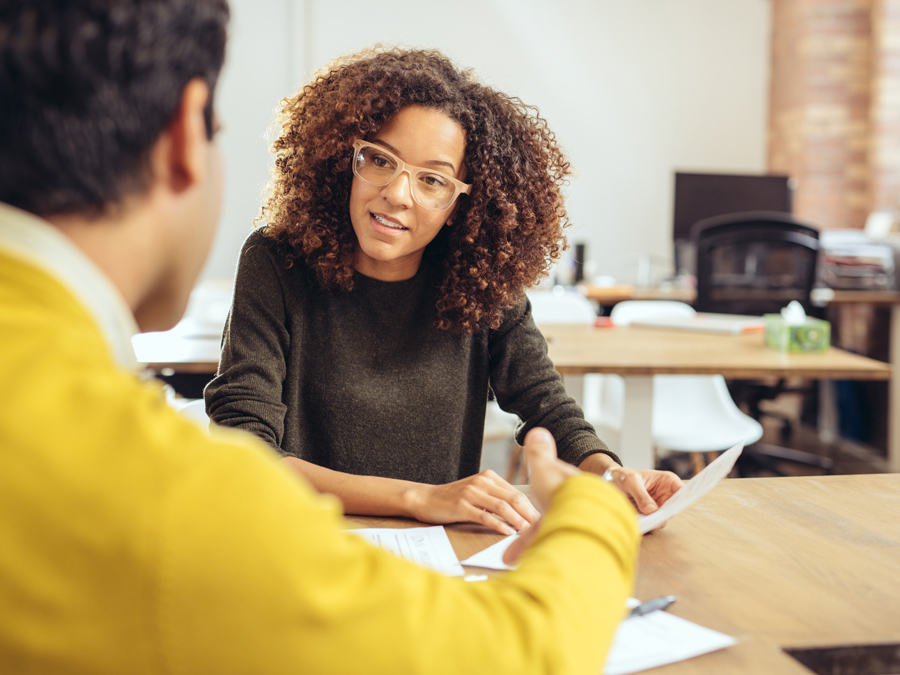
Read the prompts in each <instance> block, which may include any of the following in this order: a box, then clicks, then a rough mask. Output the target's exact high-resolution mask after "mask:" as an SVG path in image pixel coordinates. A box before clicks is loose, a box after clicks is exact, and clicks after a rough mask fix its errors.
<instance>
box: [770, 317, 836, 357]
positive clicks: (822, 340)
mask: <svg viewBox="0 0 900 675" xmlns="http://www.w3.org/2000/svg"><path fill="white" fill-rule="evenodd" d="M764 318H765V320H766V345H767V346H769V347H772V348H773V349H778V350H780V351H783V352H824V351H825V350H826V349H828V345H830V344H831V324H830V323H828V322H827V321H822V319H812V318H810V317H806V323H804V324H801V325H799V326H789V325H788V324H786V323H785V322H784V319H783V318H782V316H781V314H766V315H764Z"/></svg>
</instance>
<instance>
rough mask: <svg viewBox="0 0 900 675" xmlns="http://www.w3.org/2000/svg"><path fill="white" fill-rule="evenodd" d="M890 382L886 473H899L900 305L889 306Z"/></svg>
mask: <svg viewBox="0 0 900 675" xmlns="http://www.w3.org/2000/svg"><path fill="white" fill-rule="evenodd" d="M890 335H891V345H890V359H891V369H892V371H893V372H891V382H890V386H889V389H888V420H887V423H888V438H887V461H888V471H893V472H900V304H897V303H894V304H892V305H891V333H890Z"/></svg>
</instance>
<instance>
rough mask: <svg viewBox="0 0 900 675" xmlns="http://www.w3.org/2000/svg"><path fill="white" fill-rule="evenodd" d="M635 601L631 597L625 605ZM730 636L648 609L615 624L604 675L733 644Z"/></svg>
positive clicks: (630, 671) (673, 661) (668, 661)
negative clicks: (639, 614) (614, 632)
mask: <svg viewBox="0 0 900 675" xmlns="http://www.w3.org/2000/svg"><path fill="white" fill-rule="evenodd" d="M635 603H637V601H636V600H631V601H630V603H629V606H633V605H634V604H635ZM735 642H736V640H735V639H734V638H733V637H731V636H730V635H725V634H724V633H719V632H717V631H714V630H710V629H709V628H704V627H703V626H699V625H697V624H695V623H692V622H690V621H687V620H685V619H682V618H680V617H677V616H675V615H674V614H669V613H668V612H662V611H660V612H651V613H650V614H647V615H645V616H638V617H632V618H628V619H625V620H624V621H622V622H621V623H620V624H619V627H618V629H617V630H616V634H615V637H613V642H612V647H610V650H609V654H608V655H607V657H606V665H605V666H604V667H603V673H604V675H626V673H636V672H638V671H641V670H646V669H648V668H655V667H657V666H662V665H664V664H666V663H675V662H676V661H684V660H685V659H689V658H692V657H694V656H699V655H700V654H706V653H707V652H713V651H716V650H717V649H723V648H725V647H730V646H731V645H733V644H735Z"/></svg>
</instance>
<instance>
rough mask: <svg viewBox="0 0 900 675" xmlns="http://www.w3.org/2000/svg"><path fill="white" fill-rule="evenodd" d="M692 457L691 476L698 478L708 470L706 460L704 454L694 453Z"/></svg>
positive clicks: (691, 454)
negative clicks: (698, 475) (697, 476)
mask: <svg viewBox="0 0 900 675" xmlns="http://www.w3.org/2000/svg"><path fill="white" fill-rule="evenodd" d="M690 456H691V474H692V475H694V476H696V475H697V474H698V473H700V472H701V471H703V469H705V468H706V459H705V458H704V457H703V453H702V452H692V453H690Z"/></svg>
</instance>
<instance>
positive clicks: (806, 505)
mask: <svg viewBox="0 0 900 675" xmlns="http://www.w3.org/2000/svg"><path fill="white" fill-rule="evenodd" d="M350 520H351V521H352V523H353V525H354V526H365V527H398V526H399V527H414V526H419V525H421V524H420V523H415V522H414V521H405V520H402V519H396V518H360V517H353V518H350ZM447 530H448V534H449V536H450V541H451V543H452V544H453V546H454V549H455V550H456V552H457V555H458V556H459V558H460V559H461V560H462V559H464V558H466V557H468V556H469V555H471V554H473V553H476V552H477V551H479V550H481V549H482V548H486V547H487V546H489V545H490V544H492V543H494V542H495V541H498V540H499V539H500V535H497V534H495V533H493V532H491V531H489V530H487V528H483V527H480V526H475V525H452V526H448V527H447ZM470 571H472V572H476V573H482V572H481V571H480V570H476V569H475V568H471V570H470ZM668 594H675V595H678V596H679V598H680V600H679V601H678V602H677V603H676V604H675V605H673V606H672V608H671V609H670V610H669V611H671V612H672V613H673V614H676V615H678V616H681V617H683V618H685V619H688V620H690V621H694V622H696V623H698V624H700V625H703V626H706V627H708V628H712V629H714V630H718V631H721V632H723V633H727V634H729V635H732V636H734V637H736V638H738V640H739V642H738V644H737V645H735V646H734V647H729V648H728V649H725V650H722V651H719V652H714V653H712V654H706V655H704V656H700V657H697V658H695V659H691V660H689V661H684V662H681V663H676V664H672V665H669V666H664V667H662V668H660V669H659V670H654V671H651V672H653V673H660V674H661V675H662V674H665V675H682V674H684V675H687V674H696V675H705V674H706V673H715V674H717V675H718V674H720V673H766V675H781V674H785V675H788V674H793V675H802V674H805V675H809V671H808V670H806V669H805V668H803V667H801V666H800V665H799V664H797V663H796V662H795V661H794V660H793V659H792V658H791V657H790V656H788V655H786V654H785V653H783V652H782V651H781V648H782V647H828V646H843V645H856V644H876V643H897V642H900V475H897V474H876V475H853V476H815V477H812V476H810V477H798V478H743V479H727V480H725V481H723V482H722V483H721V484H720V485H719V486H717V487H716V488H715V489H714V490H713V491H712V492H710V493H709V494H708V495H706V496H705V497H704V498H703V499H701V500H700V501H699V502H697V503H696V504H694V505H693V506H691V507H690V508H689V509H688V510H687V511H685V512H684V513H682V514H680V515H679V516H677V517H676V518H674V519H673V520H672V521H671V522H670V523H669V524H668V525H667V527H666V528H665V529H663V530H661V531H659V532H656V533H654V534H651V535H648V536H646V537H644V540H643V542H642V544H641V550H640V559H639V565H638V574H637V582H636V589H635V595H636V596H637V597H638V598H640V599H641V600H647V599H650V598H653V597H657V596H660V595H668Z"/></svg>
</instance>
